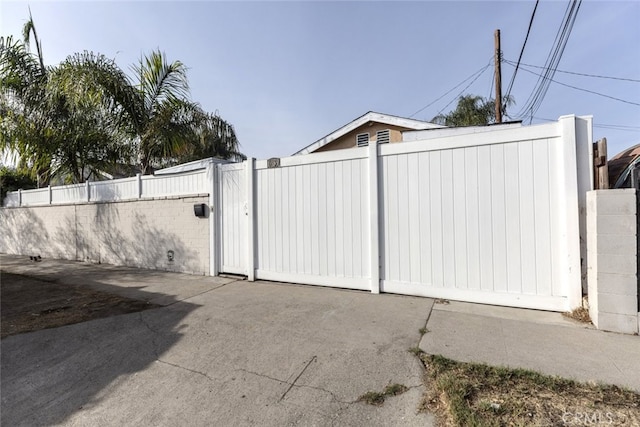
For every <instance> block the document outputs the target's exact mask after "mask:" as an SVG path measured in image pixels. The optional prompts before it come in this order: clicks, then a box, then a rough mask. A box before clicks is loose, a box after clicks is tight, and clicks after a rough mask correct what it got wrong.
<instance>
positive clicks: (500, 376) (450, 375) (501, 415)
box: [421, 354, 640, 426]
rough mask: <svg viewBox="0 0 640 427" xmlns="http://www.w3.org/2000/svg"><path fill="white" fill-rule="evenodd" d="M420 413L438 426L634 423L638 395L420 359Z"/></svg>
mask: <svg viewBox="0 0 640 427" xmlns="http://www.w3.org/2000/svg"><path fill="white" fill-rule="evenodd" d="M421 359H422V361H423V363H424V365H425V367H426V370H427V374H426V375H427V381H426V384H427V393H426V395H425V397H424V400H423V403H422V409H423V410H428V411H431V412H434V413H435V414H436V416H437V417H438V420H439V424H440V425H444V426H512V425H513V426H525V425H526V426H529V425H534V426H563V425H598V424H606V425H623V426H638V425H640V394H637V393H634V392H632V391H629V390H625V389H622V388H619V387H616V386H603V385H594V384H584V383H578V382H575V381H571V380H566V379H562V378H558V377H551V376H546V375H542V374H539V373H536V372H532V371H527V370H523V369H508V368H495V367H490V366H487V365H483V364H475V363H461V362H455V361H453V360H449V359H446V358H444V357H442V356H430V355H426V354H424V355H422V357H421Z"/></svg>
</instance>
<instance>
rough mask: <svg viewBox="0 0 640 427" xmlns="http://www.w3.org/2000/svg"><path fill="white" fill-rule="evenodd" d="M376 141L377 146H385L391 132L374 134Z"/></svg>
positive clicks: (382, 131)
mask: <svg viewBox="0 0 640 427" xmlns="http://www.w3.org/2000/svg"><path fill="white" fill-rule="evenodd" d="M376 141H378V144H387V143H389V142H390V141H391V132H390V131H389V129H386V130H379V131H378V132H376Z"/></svg>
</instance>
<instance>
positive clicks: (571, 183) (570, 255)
mask: <svg viewBox="0 0 640 427" xmlns="http://www.w3.org/2000/svg"><path fill="white" fill-rule="evenodd" d="M558 124H559V126H560V134H561V138H562V143H561V148H560V150H561V152H562V156H561V157H560V158H561V162H562V164H561V165H559V167H560V171H561V172H560V174H561V176H563V181H564V188H563V192H564V196H563V197H562V202H561V204H562V205H564V209H562V211H561V214H560V215H562V216H563V217H564V221H563V224H562V229H563V230H562V234H563V235H564V240H565V241H564V242H563V244H564V248H563V249H562V252H563V253H565V254H566V256H565V257H564V260H563V263H564V265H563V266H562V270H563V272H564V275H565V281H564V284H565V292H566V295H567V299H568V301H567V302H568V305H569V307H568V309H569V310H573V309H574V308H576V307H580V306H582V271H581V265H580V264H581V262H580V261H581V260H580V225H579V222H580V213H579V201H578V198H579V195H578V191H579V188H578V173H577V171H578V158H577V157H578V156H577V152H576V117H575V116H573V115H571V116H562V117H560V119H559V121H558ZM585 196H586V195H585Z"/></svg>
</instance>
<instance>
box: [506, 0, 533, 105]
mask: <svg viewBox="0 0 640 427" xmlns="http://www.w3.org/2000/svg"><path fill="white" fill-rule="evenodd" d="M538 3H540V0H536V5H535V6H534V7H533V13H532V14H531V20H529V28H527V35H526V36H525V38H524V43H522V49H520V56H518V64H517V65H516V70H515V71H514V72H513V75H512V76H511V81H510V82H509V86H508V88H507V99H509V95H511V88H513V82H514V81H515V80H516V74H518V67H520V60H521V59H522V54H523V53H524V48H525V46H526V45H527V40H529V33H530V32H531V26H532V25H533V18H534V17H535V16H536V10H537V9H538Z"/></svg>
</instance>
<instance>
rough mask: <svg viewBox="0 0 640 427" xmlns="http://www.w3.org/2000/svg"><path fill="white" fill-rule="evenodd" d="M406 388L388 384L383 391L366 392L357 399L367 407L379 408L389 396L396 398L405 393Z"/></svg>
mask: <svg viewBox="0 0 640 427" xmlns="http://www.w3.org/2000/svg"><path fill="white" fill-rule="evenodd" d="M407 390H408V388H407V387H406V386H405V385H402V384H390V385H388V386H386V387H385V388H384V391H382V392H378V391H368V392H366V393H365V394H363V395H362V396H360V397H359V398H358V400H359V401H361V402H365V403H368V404H369V405H375V406H380V405H382V404H383V403H384V401H385V399H386V398H387V397H389V396H397V395H399V394H402V393H404V392H405V391H407Z"/></svg>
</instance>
